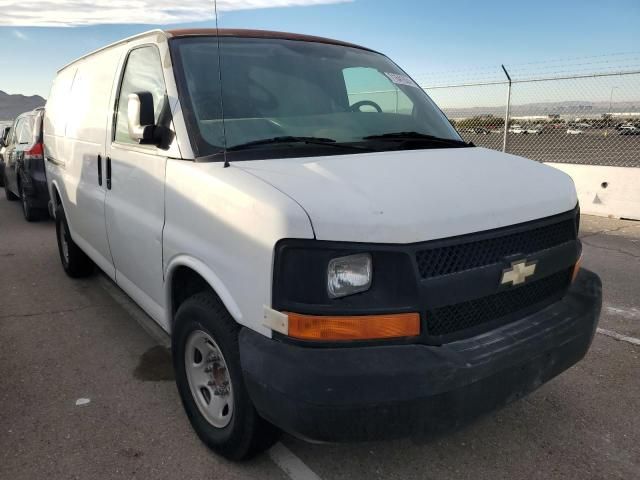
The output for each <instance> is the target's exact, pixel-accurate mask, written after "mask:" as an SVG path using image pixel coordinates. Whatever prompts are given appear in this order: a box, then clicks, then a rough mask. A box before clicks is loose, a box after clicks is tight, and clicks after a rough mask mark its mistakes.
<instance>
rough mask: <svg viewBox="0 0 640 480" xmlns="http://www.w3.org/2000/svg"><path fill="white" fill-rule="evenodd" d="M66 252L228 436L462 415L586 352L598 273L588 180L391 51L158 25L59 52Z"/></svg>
mask: <svg viewBox="0 0 640 480" xmlns="http://www.w3.org/2000/svg"><path fill="white" fill-rule="evenodd" d="M44 131H45V136H44V138H45V155H46V160H47V162H46V164H47V178H48V182H49V188H50V193H51V198H52V202H54V205H53V207H54V211H55V212H56V226H57V237H58V243H59V250H60V257H61V260H62V264H63V266H64V269H65V270H66V271H67V273H68V274H69V275H70V276H72V277H80V276H84V275H88V274H90V273H91V271H92V270H93V267H94V265H97V266H98V267H99V268H100V269H101V270H103V271H104V272H105V273H106V274H107V275H108V276H109V277H110V278H111V279H113V281H114V282H116V283H117V284H118V285H119V286H120V287H121V288H122V289H123V290H124V291H125V292H126V293H127V294H129V295H130V296H131V297H132V298H133V299H134V300H135V301H136V302H137V303H138V304H139V305H140V306H141V307H142V308H143V309H144V310H145V311H146V312H147V313H148V314H149V315H150V316H151V317H152V318H153V319H154V320H155V321H156V322H158V324H160V326H162V328H163V329H164V330H166V331H167V332H168V333H169V334H170V335H171V338H172V348H173V359H174V367H175V371H176V380H177V386H178V389H179V391H180V395H181V398H182V401H183V404H184V407H185V410H186V412H187V415H188V416H189V419H190V421H191V423H192V425H193V427H194V429H195V431H196V432H197V433H198V435H199V436H200V438H201V439H202V440H203V441H204V442H205V443H206V444H207V445H209V446H210V447H211V448H213V449H214V450H216V451H218V452H220V453H221V454H223V455H225V456H227V457H229V458H233V459H240V458H246V457H249V456H250V455H252V454H254V453H256V452H259V451H260V450H262V449H264V448H266V447H267V446H269V445H270V444H271V443H272V442H273V441H274V439H275V438H276V435H277V432H278V431H280V430H285V431H288V432H291V433H293V434H295V435H298V436H300V437H303V438H307V439H311V440H318V441H357V440H366V439H373V438H390V437H399V436H411V435H422V434H424V433H432V432H436V433H437V432H440V431H444V430H447V429H449V428H452V427H456V426H458V425H461V424H463V423H465V422H467V421H469V420H471V419H473V418H475V417H477V416H478V415H480V414H482V413H485V412H488V411H491V410H492V409H495V408H498V407H500V406H502V405H504V404H506V403H508V402H510V401H512V400H514V399H516V398H518V397H520V396H522V395H524V394H526V393H528V392H530V391H532V390H533V389H535V388H536V387H538V386H540V385H541V384H542V383H544V382H545V381H547V380H549V379H550V378H552V377H553V376H555V375H557V374H559V373H560V372H562V371H564V370H565V369H567V368H568V367H570V366H571V365H573V364H574V363H575V362H577V361H578V360H580V359H581V358H582V357H583V356H584V354H585V353H586V351H587V349H588V348H589V345H590V343H591V340H592V338H593V334H594V331H595V328H596V324H597V319H598V316H599V311H600V304H601V286H600V281H599V279H598V277H597V276H596V275H595V274H593V273H591V272H588V271H585V270H582V271H580V270H579V259H580V255H581V245H580V242H579V240H578V225H579V210H578V205H577V198H576V192H575V190H574V186H573V183H572V181H571V179H570V178H569V177H568V176H566V175H565V174H564V173H562V172H560V171H559V170H556V169H553V168H549V167H546V166H544V165H542V164H540V163H537V162H533V161H530V160H526V159H523V158H519V157H516V156H512V155H506V154H503V153H499V152H496V151H492V150H487V149H484V148H476V147H474V146H473V145H471V144H467V143H465V142H464V141H462V139H461V138H460V137H459V135H458V134H457V132H456V131H455V130H454V129H453V128H452V127H451V125H450V124H449V122H448V121H447V119H446V118H445V116H444V115H443V114H442V113H441V112H440V110H439V109H438V108H437V107H436V106H435V105H434V103H433V102H432V101H431V100H430V99H429V97H428V96H427V95H426V94H425V92H424V91H423V90H422V89H421V88H419V87H418V85H416V84H415V83H414V82H413V80H411V78H409V77H408V76H407V75H406V73H404V72H403V71H402V70H401V69H400V68H399V67H398V66H396V65H395V64H394V63H393V62H392V61H391V60H389V59H388V58H387V57H385V56H384V55H382V54H380V53H377V52H374V51H371V50H369V49H367V48H363V47H358V46H355V45H350V44H346V43H342V42H338V41H333V40H327V39H323V38H315V37H307V36H300V35H293V34H286V33H276V32H263V31H241V30H220V31H216V30H181V31H167V32H163V31H153V32H149V33H145V34H142V35H138V36H136V37H133V38H129V39H127V40H123V41H122V42H119V43H116V44H114V45H110V46H108V47H105V48H103V49H101V50H99V51H97V52H94V53H92V54H90V55H87V56H85V57H83V58H81V59H79V60H77V61H75V62H73V63H72V64H70V65H68V66H66V67H64V68H63V69H61V70H60V71H59V72H58V75H57V78H56V79H55V82H54V84H53V87H52V90H51V95H50V97H49V101H48V102H47V106H46V118H45V126H44Z"/></svg>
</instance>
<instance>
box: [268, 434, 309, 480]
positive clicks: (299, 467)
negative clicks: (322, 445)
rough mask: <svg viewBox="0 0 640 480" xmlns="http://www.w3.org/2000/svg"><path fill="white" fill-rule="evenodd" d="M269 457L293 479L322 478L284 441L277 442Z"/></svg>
mask: <svg viewBox="0 0 640 480" xmlns="http://www.w3.org/2000/svg"><path fill="white" fill-rule="evenodd" d="M268 453H269V457H270V458H271V460H273V462H274V463H275V464H276V465H277V466H278V467H280V468H281V469H282V471H283V472H284V473H286V474H287V476H288V477H289V478H290V479H291V480H322V479H321V478H320V477H319V476H318V475H316V474H315V472H314V471H313V470H311V469H310V468H309V467H307V466H306V465H305V463H304V462H303V461H302V460H300V459H299V458H298V457H296V456H295V454H294V453H293V452H292V451H291V450H289V449H288V448H287V447H285V446H284V445H283V444H282V442H278V443H276V444H275V445H274V446H273V447H271V449H270V450H269V452H268Z"/></svg>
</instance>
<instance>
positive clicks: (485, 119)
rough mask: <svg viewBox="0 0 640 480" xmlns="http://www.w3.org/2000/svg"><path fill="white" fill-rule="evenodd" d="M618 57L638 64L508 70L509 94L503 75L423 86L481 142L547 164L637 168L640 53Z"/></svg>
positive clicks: (639, 156) (456, 122)
mask: <svg viewBox="0 0 640 480" xmlns="http://www.w3.org/2000/svg"><path fill="white" fill-rule="evenodd" d="M634 55H637V52H635V53H634ZM619 57H620V58H626V59H627V60H629V59H630V58H633V59H636V60H638V62H637V64H635V63H633V62H628V63H626V64H624V65H623V64H622V63H621V62H618V61H616V62H610V61H605V60H604V59H603V61H602V62H582V64H583V65H586V66H589V65H591V66H596V65H600V67H602V65H605V64H606V65H613V66H611V67H607V68H611V69H615V70H612V71H609V70H607V68H593V70H586V71H582V70H576V69H575V68H572V66H571V65H570V66H568V67H565V68H564V69H560V68H557V69H552V68H546V69H540V70H539V71H537V72H535V70H533V69H532V70H531V73H530V74H528V75H524V74H523V72H522V71H520V72H517V71H516V74H514V73H513V72H512V70H510V69H509V67H507V71H508V72H509V75H510V76H511V77H512V82H511V89H509V83H510V82H509V81H508V80H507V78H506V76H505V75H504V72H503V73H502V78H499V77H496V78H493V79H491V80H488V81H487V80H483V81H475V82H474V81H468V79H467V78H460V79H458V81H457V82H451V83H449V84H445V83H441V82H440V83H432V84H430V85H429V84H426V83H424V82H421V85H422V86H423V88H424V89H425V90H426V91H427V92H428V93H429V94H430V96H431V97H432V98H433V99H434V101H435V102H436V103H437V104H438V105H439V106H440V107H441V108H442V109H443V111H444V112H445V114H446V115H447V116H448V117H449V119H450V121H451V123H452V124H453V125H454V126H455V127H456V128H457V129H458V131H459V132H460V134H461V135H462V136H463V138H465V139H466V140H468V141H473V142H474V143H475V144H476V145H479V146H483V147H487V148H493V149H496V150H503V149H504V150H506V151H507V152H509V153H515V154H518V155H522V156H525V157H529V158H532V159H535V160H538V161H543V162H563V163H582V164H593V165H611V166H623V167H640V56H636V57H630V54H629V53H627V54H620V56H619ZM587 58H590V59H593V58H597V57H587ZM536 64H537V63H536V62H531V63H530V64H525V65H536ZM575 66H576V65H575V64H574V65H573V67H575ZM507 103H509V106H510V108H509V109H507ZM508 110H509V111H510V113H509V114H508V116H507V113H506V112H507V111H508ZM505 129H506V134H505Z"/></svg>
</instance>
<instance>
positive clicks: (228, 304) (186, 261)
mask: <svg viewBox="0 0 640 480" xmlns="http://www.w3.org/2000/svg"><path fill="white" fill-rule="evenodd" d="M178 267H188V268H190V269H191V270H193V271H194V272H196V273H197V274H198V275H200V276H201V277H202V278H204V280H205V281H206V282H207V283H208V284H209V286H210V287H211V288H212V289H213V291H214V292H216V294H217V295H218V297H219V298H220V300H221V301H222V303H223V304H224V306H225V308H226V309H227V311H228V312H229V314H230V315H231V316H232V317H233V319H234V320H235V321H236V322H238V323H240V324H242V318H243V317H242V312H241V311H240V307H238V304H237V303H236V301H235V300H234V298H233V296H232V295H231V293H230V292H229V289H227V287H226V286H225V284H224V282H223V281H222V280H221V279H220V277H218V276H217V275H216V274H215V273H214V272H213V271H212V270H211V269H210V268H209V267H208V266H207V265H205V263H204V262H202V261H200V260H198V259H197V258H194V257H191V256H189V255H184V254H181V255H176V256H175V257H173V258H172V259H171V260H170V261H169V264H168V265H167V268H166V269H165V275H164V277H165V282H164V289H165V292H164V293H165V305H166V308H165V315H166V317H167V318H166V321H167V323H166V324H167V325H169V326H170V328H171V329H173V328H172V327H173V318H171V312H172V311H173V305H172V299H171V284H172V280H173V274H174V273H175V271H176V269H177V268H178Z"/></svg>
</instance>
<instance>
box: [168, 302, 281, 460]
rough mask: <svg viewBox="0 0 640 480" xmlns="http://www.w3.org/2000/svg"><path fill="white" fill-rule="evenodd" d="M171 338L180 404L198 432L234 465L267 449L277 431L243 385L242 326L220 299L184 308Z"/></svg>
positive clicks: (188, 305)
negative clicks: (258, 410) (262, 415)
mask: <svg viewBox="0 0 640 480" xmlns="http://www.w3.org/2000/svg"><path fill="white" fill-rule="evenodd" d="M175 325H176V326H175V329H174V331H173V335H172V350H173V364H174V368H175V373H176V384H177V386H178V391H179V393H180V397H181V399H182V404H183V405H184V408H185V410H186V413H187V416H188V417H189V420H190V422H191V425H192V426H193V428H194V430H195V431H196V433H197V434H198V436H199V437H200V439H201V440H202V441H203V442H204V443H205V444H206V445H207V446H208V447H209V448H211V449H212V450H214V451H215V452H217V453H219V454H220V455H222V456H224V457H226V458H228V459H231V460H243V459H248V458H250V457H252V456H254V455H256V454H258V453H260V452H262V451H264V450H265V449H267V448H269V447H270V446H271V445H273V444H274V443H275V441H276V440H277V439H278V436H279V431H278V429H277V428H276V427H274V426H273V425H271V424H270V423H268V422H267V421H266V420H264V419H263V418H262V417H260V416H259V415H258V413H257V412H256V410H255V408H254V406H253V403H252V402H251V399H250V398H249V394H248V392H247V390H246V387H245V385H244V380H243V378H242V370H241V367H240V351H239V347H238V332H239V326H238V325H237V323H236V322H235V321H234V320H233V318H232V317H231V316H230V315H229V313H228V312H227V310H226V309H225V308H224V306H223V305H222V303H221V302H220V300H219V299H218V298H217V297H216V296H215V295H214V294H213V293H209V292H202V293H198V294H196V295H194V296H192V297H191V298H189V299H187V300H185V302H184V303H183V304H182V305H180V308H179V309H178V312H177V313H176V318H175Z"/></svg>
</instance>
